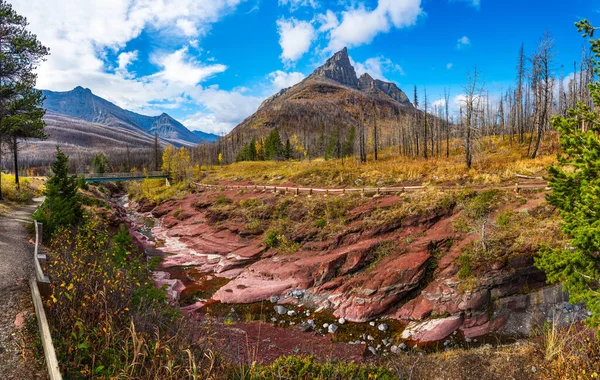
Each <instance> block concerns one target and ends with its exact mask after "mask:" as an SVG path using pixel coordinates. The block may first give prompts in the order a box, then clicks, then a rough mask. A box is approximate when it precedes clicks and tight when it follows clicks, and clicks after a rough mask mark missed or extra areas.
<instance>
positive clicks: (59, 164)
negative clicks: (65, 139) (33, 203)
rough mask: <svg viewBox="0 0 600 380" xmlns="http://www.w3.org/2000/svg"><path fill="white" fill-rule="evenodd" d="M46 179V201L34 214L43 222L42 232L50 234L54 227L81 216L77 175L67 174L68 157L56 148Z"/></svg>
mask: <svg viewBox="0 0 600 380" xmlns="http://www.w3.org/2000/svg"><path fill="white" fill-rule="evenodd" d="M51 169H52V173H51V175H50V176H49V177H48V181H46V201H45V202H44V205H43V207H42V208H41V210H40V211H38V213H37V214H36V216H35V217H36V219H37V220H38V221H40V222H42V223H43V224H44V234H47V236H50V235H51V234H52V232H53V231H55V230H56V228H58V227H61V226H71V225H73V224H75V223H77V222H78V221H79V220H80V219H81V217H82V210H81V202H80V198H79V195H78V194H77V189H78V188H79V186H78V182H79V181H78V179H77V176H75V175H73V176H70V175H69V157H68V156H67V155H65V154H64V153H63V152H62V151H61V150H60V148H58V147H57V148H56V161H55V162H54V163H53V164H52V167H51Z"/></svg>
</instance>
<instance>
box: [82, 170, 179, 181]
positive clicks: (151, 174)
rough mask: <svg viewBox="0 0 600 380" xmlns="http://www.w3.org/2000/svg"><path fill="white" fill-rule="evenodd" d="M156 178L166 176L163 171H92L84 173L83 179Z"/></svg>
mask: <svg viewBox="0 0 600 380" xmlns="http://www.w3.org/2000/svg"><path fill="white" fill-rule="evenodd" d="M144 177H148V178H157V177H168V174H167V173H165V172H161V171H158V172H124V173H102V174H100V173H92V174H85V175H84V178H85V179H97V178H144Z"/></svg>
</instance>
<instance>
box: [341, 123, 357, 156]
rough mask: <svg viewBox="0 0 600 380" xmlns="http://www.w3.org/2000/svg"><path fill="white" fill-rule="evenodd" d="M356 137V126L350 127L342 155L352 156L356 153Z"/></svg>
mask: <svg viewBox="0 0 600 380" xmlns="http://www.w3.org/2000/svg"><path fill="white" fill-rule="evenodd" d="M355 139H356V128H354V127H350V130H349V131H348V136H347V137H346V141H344V145H343V146H342V157H348V156H352V155H353V154H354V140H355Z"/></svg>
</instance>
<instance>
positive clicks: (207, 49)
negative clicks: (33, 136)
mask: <svg viewBox="0 0 600 380" xmlns="http://www.w3.org/2000/svg"><path fill="white" fill-rule="evenodd" d="M12 4H13V6H14V7H15V9H16V10H17V11H18V12H19V13H21V14H23V15H25V16H26V17H27V18H28V19H29V21H30V23H31V26H30V28H31V30H33V31H34V32H35V33H37V34H38V37H39V38H40V40H41V41H42V42H43V43H44V44H46V45H47V46H48V47H50V49H51V53H52V55H51V56H50V58H49V59H48V61H47V62H44V63H43V64H42V65H41V66H40V67H39V68H38V87H40V88H44V89H50V90H56V91H66V90H70V89H72V88H74V87H76V86H78V85H81V86H84V87H88V88H90V89H91V90H92V91H93V92H94V93H96V94H97V95H99V96H102V97H104V98H106V99H108V100H111V101H113V102H115V103H116V104H118V105H119V106H121V107H124V108H127V109H131V110H134V111H138V112H141V113H145V114H160V113H162V112H167V113H169V114H170V115H172V116H173V117H176V118H177V119H179V120H180V121H182V122H184V124H186V126H188V127H189V128H190V129H200V130H204V131H207V132H215V133H225V132H227V131H229V130H230V129H231V128H233V127H234V126H235V125H236V124H237V123H239V122H240V121H241V120H243V119H244V118H245V117H247V116H249V115H250V114H251V113H252V112H254V111H255V110H256V108H257V107H258V105H259V104H260V102H261V101H262V100H263V99H264V98H266V97H268V96H270V95H271V94H273V93H274V92H276V91H278V90H279V89H280V88H283V87H286V86H290V85H293V84H294V83H297V82H298V81H300V80H301V79H302V78H304V77H305V76H307V75H309V74H310V73H311V72H312V71H313V70H314V69H315V68H316V67H318V66H319V65H320V64H322V63H323V62H324V61H325V60H326V59H327V57H329V56H330V55H331V54H332V53H333V52H335V51H337V50H339V49H341V48H342V47H343V46H347V47H348V49H349V54H350V56H351V59H352V61H353V62H354V65H355V68H356V69H357V71H358V72H359V73H362V72H369V73H370V74H371V75H373V76H374V77H378V78H381V79H385V80H390V81H393V82H395V83H397V84H398V85H399V86H400V87H401V88H402V89H403V90H404V91H405V92H406V93H407V94H408V95H409V97H411V98H412V92H413V86H415V85H417V86H418V88H419V96H420V97H422V95H423V89H425V88H427V92H428V96H429V100H430V101H431V102H434V101H436V100H438V99H440V97H441V94H442V93H443V90H444V88H448V89H449V91H450V93H451V96H452V98H453V99H456V98H457V97H458V96H459V95H460V93H461V88H462V85H463V83H464V82H465V77H466V73H467V72H468V71H469V70H471V69H472V68H473V66H474V65H477V66H478V68H479V70H480V71H481V73H482V78H483V79H484V80H485V84H486V89H487V90H489V92H490V93H491V94H499V93H500V92H501V91H503V90H506V89H507V88H508V87H510V86H511V85H512V84H513V83H514V78H515V66H516V63H517V55H518V50H519V47H520V45H521V43H524V44H525V50H526V53H528V54H529V53H531V52H533V51H534V50H535V47H536V45H537V43H538V41H539V40H540V38H541V37H542V35H543V33H544V32H545V31H546V30H548V31H549V32H550V34H551V35H552V37H553V39H554V43H555V53H556V55H555V60H554V69H555V72H556V75H557V76H558V75H559V73H560V71H561V66H564V69H563V70H564V74H565V75H569V74H570V73H572V72H573V61H574V60H577V59H579V58H580V56H581V47H582V46H583V43H584V40H583V39H582V38H581V37H580V36H579V34H578V33H577V30H576V29H575V27H574V25H573V24H574V22H575V21H577V20H579V19H581V18H589V19H590V21H592V23H594V22H595V23H596V24H600V12H599V10H600V0H571V1H570V2H569V3H568V4H567V3H565V2H563V1H560V2H559V1H557V0H546V1H542V0H521V1H515V0H503V1H498V0H423V1H421V0H365V1H360V0H330V1H325V0H13V1H12Z"/></svg>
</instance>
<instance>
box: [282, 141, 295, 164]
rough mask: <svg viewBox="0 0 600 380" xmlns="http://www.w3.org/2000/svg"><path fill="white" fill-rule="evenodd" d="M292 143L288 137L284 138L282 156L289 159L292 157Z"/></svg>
mask: <svg viewBox="0 0 600 380" xmlns="http://www.w3.org/2000/svg"><path fill="white" fill-rule="evenodd" d="M292 153H293V150H292V144H291V143H290V139H286V140H285V148H284V149H283V158H285V159H286V160H289V159H291V158H292Z"/></svg>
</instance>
